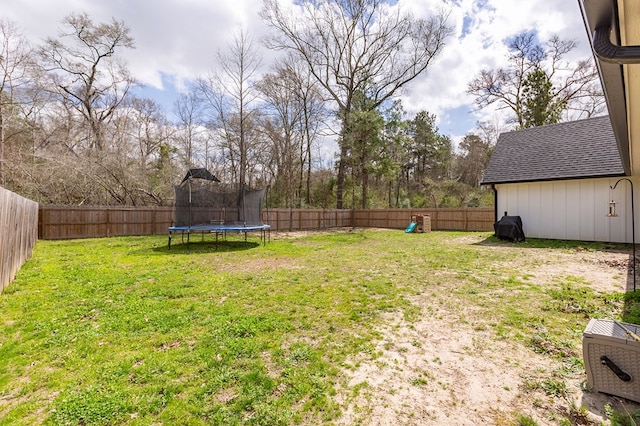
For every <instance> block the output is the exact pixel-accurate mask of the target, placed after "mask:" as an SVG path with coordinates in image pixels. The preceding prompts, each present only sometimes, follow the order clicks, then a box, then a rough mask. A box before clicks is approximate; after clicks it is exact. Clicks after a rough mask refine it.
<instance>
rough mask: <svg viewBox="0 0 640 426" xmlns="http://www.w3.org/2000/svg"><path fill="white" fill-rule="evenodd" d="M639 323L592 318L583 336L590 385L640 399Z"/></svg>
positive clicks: (615, 393)
mask: <svg viewBox="0 0 640 426" xmlns="http://www.w3.org/2000/svg"><path fill="white" fill-rule="evenodd" d="M639 334H640V325H637V324H628V323H624V322H619V321H611V320H602V319H592V320H591V321H589V324H588V325H587V328H586V329H585V330H584V333H583V335H582V353H583V357H584V368H585V370H586V372H587V386H589V388H591V389H592V390H593V391H594V392H602V393H606V394H609V395H615V396H620V397H622V398H626V399H629V400H632V401H636V402H640V337H638V335H639Z"/></svg>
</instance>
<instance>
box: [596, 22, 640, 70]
mask: <svg viewBox="0 0 640 426" xmlns="http://www.w3.org/2000/svg"><path fill="white" fill-rule="evenodd" d="M609 34H611V26H603V27H598V28H596V30H595V32H594V33H593V50H594V52H595V53H596V55H597V56H598V58H599V59H600V60H601V61H603V62H609V63H613V64H620V65H623V64H640V46H618V45H616V44H613V43H611V39H610V38H609Z"/></svg>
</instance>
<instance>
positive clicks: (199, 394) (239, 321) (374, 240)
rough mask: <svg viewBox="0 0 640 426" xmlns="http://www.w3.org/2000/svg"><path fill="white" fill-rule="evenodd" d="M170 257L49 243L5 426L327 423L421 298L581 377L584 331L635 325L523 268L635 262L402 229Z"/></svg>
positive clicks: (4, 308) (8, 379)
mask: <svg viewBox="0 0 640 426" xmlns="http://www.w3.org/2000/svg"><path fill="white" fill-rule="evenodd" d="M469 235H471V236H473V238H475V239H476V240H478V241H481V242H482V243H480V244H468V243H465V241H466V238H467V237H468V236H469ZM166 244H167V241H166V237H165V236H150V237H137V238H109V239H91V240H72V241H39V242H38V244H37V246H36V248H35V251H34V254H33V257H32V258H31V259H30V260H29V261H28V262H27V263H26V264H25V265H24V266H23V268H22V269H21V270H20V272H19V274H18V276H17V278H16V280H15V281H14V282H13V283H12V284H11V285H10V286H9V287H8V288H7V289H5V291H4V293H3V294H2V295H0V424H2V425H4V424H7V425H8V424H11V425H14V424H41V423H45V424H56V425H57V424H73V425H75V424H81V425H99V424H109V425H111V424H131V425H148V424H191V425H200V424H224V425H233V424H255V425H278V424H283V425H284V424H296V423H298V424H319V423H328V424H330V423H332V422H336V421H338V420H339V419H340V416H341V415H342V413H343V411H344V406H342V405H341V403H340V402H339V401H341V399H340V398H337V394H338V393H339V392H343V391H344V389H345V387H346V386H347V385H346V384H345V370H348V369H349V368H353V363H354V360H355V359H373V360H375V359H376V357H378V356H380V354H379V353H378V349H376V348H377V346H376V345H377V342H379V341H380V339H381V338H382V335H381V332H380V327H381V326H382V325H383V323H384V321H385V318H386V317H387V316H388V314H399V315H401V316H402V318H403V319H404V320H405V321H407V322H408V323H412V322H415V321H418V320H419V319H420V318H421V317H422V316H423V315H425V308H424V306H420V305H419V304H417V303H415V301H416V299H417V298H429V299H434V300H437V299H438V298H446V299H447V300H448V302H449V303H450V305H451V306H452V309H455V307H456V306H461V305H464V306H472V307H473V308H474V312H475V313H476V315H478V316H479V317H481V318H487V321H486V323H485V328H487V329H488V330H489V331H490V332H491V334H492V335H493V336H495V339H497V340H500V339H511V340H514V341H516V342H518V344H521V345H523V346H524V347H526V348H527V349H528V350H530V351H532V352H535V353H538V354H540V353H542V354H543V355H544V356H546V357H549V359H550V360H552V361H553V362H558V363H563V362H564V363H566V362H569V363H570V364H572V365H574V366H577V367H576V368H578V369H579V368H581V362H582V360H581V356H582V355H581V352H580V350H581V349H580V348H581V341H580V339H581V332H582V331H583V329H584V326H585V325H586V323H587V322H588V318H592V317H602V318H613V319H622V320H625V321H628V322H634V323H637V322H640V321H639V320H640V309H638V305H637V300H638V298H636V297H635V295H632V294H629V293H627V294H625V293H624V292H620V291H611V292H608V291H604V292H603V291H596V290H594V289H592V288H590V287H589V286H588V285H587V284H586V283H585V279H586V278H585V277H582V276H580V275H575V276H564V277H563V278H562V280H560V281H558V280H557V279H554V280H553V281H551V282H543V283H542V284H540V283H539V282H535V283H534V282H533V281H531V280H528V278H527V276H523V274H522V272H521V271H520V270H519V269H518V265H519V264H521V263H522V262H524V261H526V260H527V259H526V257H527V255H526V250H532V249H541V250H546V251H547V252H548V253H549V255H550V256H552V255H553V254H554V253H566V252H571V251H590V252H596V251H599V250H610V249H616V250H620V249H625V250H626V249H628V247H625V246H612V245H605V244H596V243H590V244H587V243H578V242H574V243H571V242H553V241H540V240H528V241H527V242H525V243H523V244H519V245H516V244H510V243H504V242H501V241H499V240H496V239H494V238H493V237H491V234H490V233H472V234H465V233H455V232H432V233H426V234H410V235H407V234H405V233H404V232H402V231H391V230H387V231H381V230H356V231H354V232H344V231H340V232H335V233H322V234H310V235H303V236H301V237H297V238H275V235H274V238H272V240H271V242H269V243H267V244H266V246H262V245H260V244H259V243H258V239H257V237H255V236H254V237H251V236H250V238H249V243H244V242H243V241H242V240H241V239H240V238H239V237H237V238H236V237H230V238H229V239H228V241H226V242H223V243H221V244H219V246H218V247H216V246H215V245H214V244H213V243H212V242H204V243H202V242H200V238H199V237H196V238H194V239H193V240H192V243H191V245H190V246H189V250H187V247H186V245H182V244H179V243H178V241H177V239H176V238H174V243H173V245H172V248H171V250H170V251H169V250H167V246H166ZM532 336H533V337H532ZM568 374H569V373H568ZM424 380H426V379H424ZM555 380H560V381H561V380H562V376H559V377H556V379H555ZM421 384H422V383H421V382H420V381H417V382H416V383H415V385H416V386H420V385H421ZM553 384H554V383H546V385H547V386H549V385H553ZM544 385H545V383H542V382H541V383H539V384H538V386H539V387H541V388H542V387H544ZM555 385H556V389H552V392H557V386H558V384H557V383H555ZM353 391H354V392H355V390H353ZM516 424H517V423H516ZM520 424H526V422H525V420H522V419H521V420H520Z"/></svg>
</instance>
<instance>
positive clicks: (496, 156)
mask: <svg viewBox="0 0 640 426" xmlns="http://www.w3.org/2000/svg"><path fill="white" fill-rule="evenodd" d="M621 175H624V168H623V166H622V161H621V160H620V154H619V152H618V147H617V144H616V138H615V136H614V134H613V129H612V127H611V122H610V121H609V117H608V116H601V117H594V118H588V119H585V120H576V121H568V122H565V123H559V124H553V125H547V126H540V127H533V128H530V129H524V130H519V131H513V132H506V133H502V134H501V135H500V137H499V138H498V142H497V143H496V147H495V149H494V151H493V154H492V155H491V159H490V160H489V165H488V167H487V170H486V172H485V174H484V178H483V179H482V184H483V185H488V184H494V183H516V182H535V181H548V180H563V179H586V178H593V177H606V176H621Z"/></svg>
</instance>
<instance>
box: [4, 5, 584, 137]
mask: <svg viewBox="0 0 640 426" xmlns="http://www.w3.org/2000/svg"><path fill="white" fill-rule="evenodd" d="M281 1H293V0H281ZM261 5H262V2H261V0H232V1H229V0H0V10H1V11H2V12H1V17H2V18H5V19H8V20H10V21H12V22H13V23H14V24H16V25H17V27H18V28H19V30H20V31H21V33H22V35H23V36H24V37H25V38H26V39H27V40H29V41H30V42H31V43H33V44H34V45H37V44H40V43H42V40H44V38H46V37H56V36H57V34H58V32H59V31H60V29H61V28H63V27H62V24H61V22H62V19H63V18H64V17H65V16H67V15H69V14H71V13H82V12H86V13H87V14H88V15H89V17H90V18H91V19H92V20H93V21H94V23H100V22H109V21H111V19H112V18H113V19H116V20H118V21H124V23H125V24H126V25H127V26H128V27H129V28H130V35H131V36H132V37H133V39H134V42H135V49H134V50H128V51H125V52H124V53H125V54H124V57H125V59H126V61H127V64H128V66H129V70H130V71H131V72H132V74H133V75H134V76H135V77H136V78H137V79H138V80H139V81H140V82H141V83H143V84H144V85H145V88H144V90H143V91H142V94H144V95H145V96H148V97H150V98H152V99H154V100H156V101H157V102H158V103H160V104H161V105H163V106H164V108H165V111H166V112H167V113H168V114H171V109H172V105H173V102H174V100H175V99H177V97H178V96H179V93H180V91H181V90H184V87H185V83H187V82H189V81H190V80H192V79H194V78H196V77H199V76H204V75H206V74H208V73H211V72H215V71H216V66H217V64H216V57H217V55H218V52H225V51H227V50H228V46H229V43H230V42H231V40H232V37H233V34H234V31H237V29H238V28H241V27H244V28H245V29H246V30H247V31H248V33H249V34H250V36H251V37H252V38H253V39H254V41H256V46H258V47H260V48H262V45H261V44H260V43H259V41H260V39H261V38H262V37H263V36H264V35H265V34H267V33H268V31H269V29H268V27H267V26H266V24H265V23H264V22H263V21H262V20H261V19H260V17H259V15H258V12H259V10H260V7H261ZM396 6H397V7H402V8H403V9H405V10H411V11H412V12H413V14H414V16H416V17H425V18H426V17H428V16H429V14H430V13H431V11H433V10H434V8H436V7H442V6H443V7H444V9H445V10H447V11H449V13H450V15H449V24H450V26H452V27H453V34H452V36H451V37H450V38H449V39H448V40H447V42H446V46H445V48H444V50H443V51H442V53H441V55H440V56H439V57H438V58H437V59H436V61H435V62H433V63H432V64H431V65H430V67H429V69H428V70H427V72H426V73H424V74H423V75H421V76H420V77H419V78H418V79H416V80H415V81H414V82H412V83H411V84H410V85H409V86H408V87H407V88H406V90H405V91H404V93H403V94H402V95H401V98H402V103H403V106H404V109H405V110H406V111H407V112H408V113H409V114H415V113H417V112H419V111H422V110H424V111H427V112H429V113H431V114H435V115H436V117H437V126H438V130H439V132H440V133H441V134H443V135H446V136H450V137H451V138H452V140H453V141H454V143H455V144H457V142H459V141H460V140H461V139H462V137H464V135H465V134H467V133H469V132H472V131H473V129H474V128H475V127H476V123H477V122H478V121H490V122H499V121H500V120H502V119H503V118H504V113H502V112H500V111H496V110H494V109H489V108H487V109H485V110H482V111H478V110H476V108H475V107H474V105H473V97H471V96H470V95H468V94H467V93H466V88H467V84H468V83H469V81H471V80H472V79H473V78H474V77H475V76H476V75H478V73H479V72H480V71H481V70H482V69H495V68H498V67H501V66H505V65H506V58H507V54H508V53H507V49H506V46H505V44H504V41H505V40H506V39H508V38H509V37H511V36H513V35H515V34H518V33H520V32H522V31H525V30H536V31H538V34H539V38H540V39H541V40H547V39H548V38H549V37H550V35H552V34H557V35H559V36H560V38H562V39H573V40H576V41H577V43H578V47H577V48H576V49H575V50H574V51H573V52H572V53H571V55H570V56H568V57H567V59H570V60H576V59H586V58H588V57H591V50H590V47H589V42H588V37H587V33H586V30H585V28H584V25H583V21H582V16H581V12H580V8H579V5H578V0H527V1H522V0H397V3H396ZM262 49H264V58H265V61H264V63H265V68H268V65H269V62H270V61H272V60H273V59H274V58H276V54H275V52H272V51H267V50H266V49H265V48H262ZM265 71H268V69H265Z"/></svg>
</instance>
